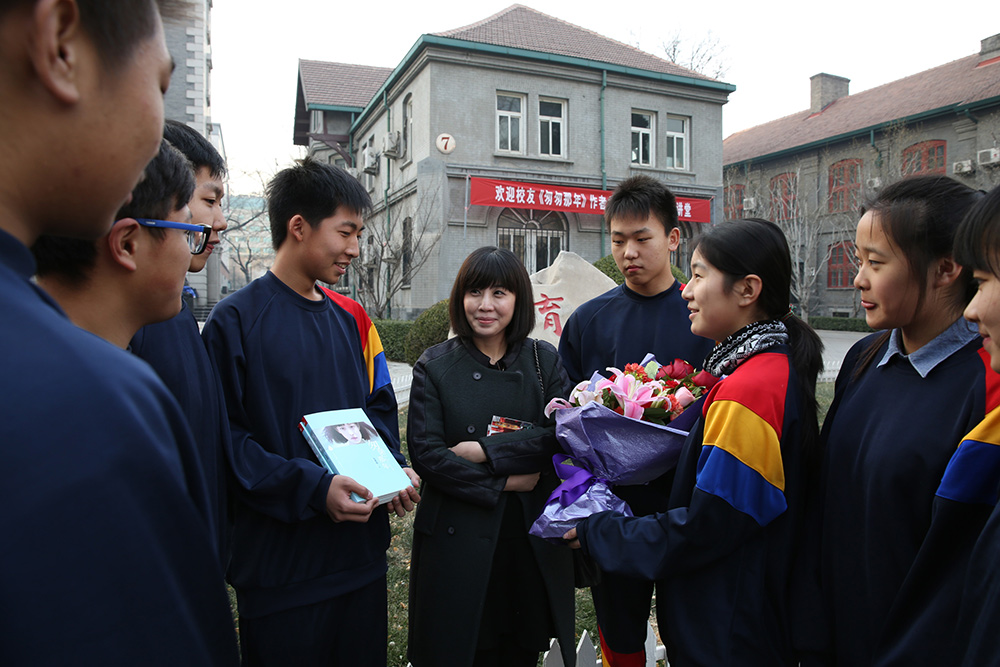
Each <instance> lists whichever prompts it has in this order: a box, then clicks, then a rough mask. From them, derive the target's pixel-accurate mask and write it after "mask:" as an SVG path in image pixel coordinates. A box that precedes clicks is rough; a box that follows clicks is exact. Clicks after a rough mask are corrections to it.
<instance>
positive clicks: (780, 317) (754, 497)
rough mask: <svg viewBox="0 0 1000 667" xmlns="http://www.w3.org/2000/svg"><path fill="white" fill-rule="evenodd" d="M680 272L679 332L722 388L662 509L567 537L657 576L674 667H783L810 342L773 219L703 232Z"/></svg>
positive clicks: (810, 412)
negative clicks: (706, 350)
mask: <svg viewBox="0 0 1000 667" xmlns="http://www.w3.org/2000/svg"><path fill="white" fill-rule="evenodd" d="M691 272H692V277H691V281H690V282H689V283H688V284H687V286H686V287H685V288H684V291H683V296H684V298H685V299H686V300H687V302H688V309H689V310H690V316H689V318H690V320H691V331H692V332H694V333H695V334H697V335H699V336H705V337H708V338H713V339H715V340H717V341H721V342H720V343H719V345H717V346H716V348H715V349H714V350H713V351H712V353H711V354H709V356H708V358H707V359H706V360H705V369H706V370H707V371H709V372H710V373H712V374H713V375H715V376H718V377H723V380H722V381H721V382H719V383H718V384H716V385H715V386H714V387H713V388H712V389H711V390H710V391H709V393H708V395H707V397H706V399H705V403H704V405H703V408H702V416H701V417H700V418H699V420H698V422H697V423H696V425H695V427H694V428H693V429H692V431H691V435H690V436H689V437H688V440H687V441H686V443H685V445H684V448H683V450H682V451H681V455H680V460H679V461H678V464H677V469H676V474H675V477H674V483H673V487H672V490H671V494H670V500H669V509H668V510H667V511H666V512H663V513H659V514H654V515H651V516H644V517H624V516H622V515H620V514H616V513H612V512H602V513H599V514H595V515H593V516H591V517H589V518H587V519H584V520H583V521H581V522H580V523H579V524H578V525H577V527H576V528H575V529H574V530H571V531H569V532H568V533H567V534H566V535H565V539H567V540H570V541H571V542H570V544H571V546H574V547H575V546H581V547H582V548H583V550H584V551H585V552H586V553H589V554H590V555H591V556H593V557H594V559H595V560H596V561H597V562H598V564H599V565H600V566H601V568H602V569H605V570H609V571H611V572H617V573H620V574H623V575H628V576H633V577H643V578H646V579H651V580H658V581H659V582H660V585H659V587H658V588H659V590H660V591H661V593H660V594H659V595H658V596H657V604H656V609H657V617H658V621H659V628H660V633H661V637H662V639H663V642H664V644H665V645H666V648H667V657H668V659H669V661H670V664H671V665H673V666H674V667H685V666H687V665H706V666H707V665H712V666H714V665H729V666H739V665H761V666H765V665H766V666H768V667H773V666H775V665H793V664H795V662H796V661H795V657H794V655H793V650H792V645H791V638H790V634H791V633H790V631H789V625H790V618H789V616H790V614H789V605H788V601H787V600H788V590H789V586H790V575H789V572H790V570H791V562H792V556H793V552H794V551H795V546H796V543H797V541H798V540H799V539H800V532H801V531H800V526H801V523H802V514H803V505H804V499H805V494H806V491H807V477H808V475H807V469H808V467H809V465H810V463H811V462H812V461H813V460H814V451H813V450H814V446H815V442H816V438H817V430H818V427H817V423H816V401H815V385H816V375H817V373H818V372H819V368H820V366H821V364H822V359H821V349H822V345H821V343H820V341H819V338H818V336H817V335H816V333H815V332H814V331H813V330H812V329H811V328H810V327H809V326H808V325H807V324H805V323H804V322H802V321H801V320H800V319H799V318H797V317H796V316H795V315H793V314H792V313H791V312H790V311H789V306H788V304H789V300H790V296H791V294H790V292H791V275H792V274H791V272H792V265H791V260H790V257H789V251H788V245H787V243H786V242H785V237H784V234H782V232H781V230H780V229H779V228H778V227H777V226H776V225H774V224H773V223H771V222H768V221H766V220H759V219H750V220H737V221H731V222H725V223H722V224H719V225H717V226H715V227H713V228H711V229H709V230H708V232H707V233H705V234H704V235H702V236H701V237H700V238H699V239H698V241H697V245H696V246H695V250H694V253H693V255H692V260H691ZM577 540H578V542H577Z"/></svg>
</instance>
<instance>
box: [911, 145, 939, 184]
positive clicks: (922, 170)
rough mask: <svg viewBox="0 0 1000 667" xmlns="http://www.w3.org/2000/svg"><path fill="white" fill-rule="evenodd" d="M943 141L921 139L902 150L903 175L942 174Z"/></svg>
mask: <svg viewBox="0 0 1000 667" xmlns="http://www.w3.org/2000/svg"><path fill="white" fill-rule="evenodd" d="M944 160H945V142H944V141H941V140H935V141H921V142H920V143H919V144H913V145H912V146H910V147H909V148H907V149H905V150H904V151H903V176H909V175H910V174H943V173H944V164H945V162H944Z"/></svg>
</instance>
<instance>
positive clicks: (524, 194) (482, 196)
mask: <svg viewBox="0 0 1000 667" xmlns="http://www.w3.org/2000/svg"><path fill="white" fill-rule="evenodd" d="M610 196H611V190H590V189H586V188H570V187H563V186H552V185H539V184H538V183H520V182H518V181H497V180H493V179H489V178H473V179H472V188H471V193H470V203H471V204H473V205H476V206H505V207H507V208H533V209H538V210H542V211H570V212H573V213H590V214H593V215H604V207H605V206H606V205H607V203H608V198H609V197H610ZM677 217H678V219H680V220H686V221H687V222H711V221H712V202H711V200H709V199H695V198H693V197H677Z"/></svg>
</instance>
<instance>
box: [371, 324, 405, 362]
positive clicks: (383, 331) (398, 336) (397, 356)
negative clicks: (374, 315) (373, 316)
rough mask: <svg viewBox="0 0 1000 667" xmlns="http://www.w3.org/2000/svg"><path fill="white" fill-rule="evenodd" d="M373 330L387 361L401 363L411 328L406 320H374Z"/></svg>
mask: <svg viewBox="0 0 1000 667" xmlns="http://www.w3.org/2000/svg"><path fill="white" fill-rule="evenodd" d="M373 323H374V324H375V329H377V330H378V336H379V338H381V339H382V349H384V350H385V358H386V359H387V360H388V361H403V360H404V359H406V336H407V335H408V334H409V333H410V329H411V328H412V327H413V322H411V321H408V320H374V322H373Z"/></svg>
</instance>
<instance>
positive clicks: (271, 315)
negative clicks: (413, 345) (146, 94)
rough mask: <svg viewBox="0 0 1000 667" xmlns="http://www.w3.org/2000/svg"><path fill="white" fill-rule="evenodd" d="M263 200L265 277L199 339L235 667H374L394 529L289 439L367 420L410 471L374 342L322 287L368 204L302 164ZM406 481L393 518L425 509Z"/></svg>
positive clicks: (353, 245) (223, 309)
mask: <svg viewBox="0 0 1000 667" xmlns="http://www.w3.org/2000/svg"><path fill="white" fill-rule="evenodd" d="M267 199H268V214H269V216H270V221H271V237H272V244H273V246H274V248H275V250H276V256H275V261H274V265H273V266H272V268H271V271H269V272H268V273H267V274H266V275H264V276H263V277H261V278H258V279H257V280H255V281H253V282H252V283H250V284H249V285H247V286H246V287H245V288H243V289H241V290H239V291H238V292H236V293H235V294H233V295H232V296H229V297H227V298H226V299H225V300H223V301H221V302H220V303H219V304H218V305H217V306H216V307H215V309H214V310H213V311H212V314H211V316H210V317H209V319H208V321H207V322H206V323H205V328H204V331H203V336H204V338H205V341H206V343H207V345H208V351H209V356H210V357H211V359H212V361H213V363H214V364H215V366H216V368H217V369H218V372H219V376H220V378H221V380H222V386H223V392H224V394H225V398H226V405H227V408H228V412H229V420H230V426H231V430H232V433H233V441H232V444H231V447H232V449H231V451H230V453H229V459H230V461H231V463H232V468H233V473H234V475H235V486H236V498H237V507H236V511H235V526H234V534H233V542H232V560H231V564H230V568H229V580H230V583H232V585H233V587H234V588H235V589H236V593H237V598H238V601H239V611H240V639H241V645H242V650H243V661H244V664H245V665H251V666H252V665H285V664H321V663H322V664H331V665H344V666H347V665H350V666H351V667H366V666H372V667H375V666H377V667H384V665H385V660H386V634H387V627H386V580H385V575H386V569H387V568H386V560H385V551H386V549H387V548H388V546H389V524H388V514H387V512H386V510H385V509H383V508H378V507H376V502H377V501H376V499H375V498H373V497H372V495H371V493H370V492H369V491H368V489H366V488H365V487H363V486H362V485H361V484H359V483H358V482H356V481H355V480H353V479H351V478H350V477H347V476H345V475H331V474H330V473H329V472H327V470H326V469H325V468H323V467H322V466H321V465H320V464H319V463H318V462H317V461H316V458H315V456H314V455H313V454H312V452H311V450H310V448H309V445H308V443H307V442H306V440H305V438H304V437H303V436H302V434H301V433H300V432H299V427H298V425H299V420H300V419H301V418H302V417H303V416H304V415H307V414H311V413H314V412H321V411H326V410H336V409H343V408H363V409H364V410H365V413H366V414H367V415H368V417H369V419H370V420H371V422H372V424H373V425H374V426H375V428H376V430H377V431H378V432H379V434H380V435H381V436H382V440H383V441H384V442H385V443H386V444H388V445H389V447H390V448H391V449H392V450H393V455H394V456H395V457H396V459H397V461H398V462H399V464H400V466H405V459H404V458H403V455H402V454H401V453H400V452H399V424H398V417H397V404H396V397H395V394H394V393H393V391H392V385H391V384H390V383H389V375H388V368H387V366H386V363H385V355H384V354H383V352H382V344H381V341H380V340H379V337H378V333H377V332H376V331H375V328H374V326H373V325H372V323H371V320H370V319H368V316H367V315H366V314H365V312H364V310H363V309H362V308H361V306H360V305H358V304H357V303H355V302H354V301H351V300H350V299H347V298H346V297H343V296H341V295H339V294H336V293H335V292H332V291H330V290H326V289H325V288H322V287H320V286H319V284H318V283H319V282H320V281H322V282H325V283H328V284H332V283H336V282H337V281H339V280H340V278H341V276H343V275H344V274H345V273H346V272H347V270H348V267H349V266H350V263H351V260H353V259H354V258H355V257H357V256H358V242H359V239H360V237H361V233H362V231H363V230H364V223H363V221H362V215H363V214H364V213H366V212H367V211H368V210H369V209H370V207H371V200H370V199H369V197H368V193H367V192H366V191H365V189H364V188H363V187H362V186H361V184H360V183H359V182H358V181H357V179H355V178H353V177H351V176H350V175H349V174H347V172H345V171H344V170H342V169H338V168H335V167H331V166H329V165H326V164H323V163H321V162H317V161H315V160H312V159H310V158H306V159H305V160H302V161H301V162H299V163H297V164H296V165H295V166H293V167H289V168H287V169H284V170H282V171H281V172H279V173H278V174H277V175H276V176H275V177H274V178H273V179H272V180H271V182H270V183H269V184H268V187H267ZM404 470H406V472H407V474H408V475H409V477H410V479H411V481H412V482H413V487H410V488H408V489H406V490H404V491H402V492H401V493H400V494H399V495H398V496H397V497H396V498H394V499H393V500H392V501H391V502H390V503H389V504H388V508H389V509H390V510H391V511H395V512H396V513H397V514H399V515H402V514H404V513H405V512H407V511H410V510H412V509H413V503H414V502H416V501H417V500H418V499H419V496H418V494H417V493H416V491H415V487H416V486H417V485H418V483H419V479H418V478H417V476H416V475H415V473H413V472H412V471H411V470H410V469H409V468H404ZM352 492H353V493H357V494H358V495H359V496H361V497H362V498H367V499H368V500H367V501H366V502H362V503H358V502H355V501H354V500H352V499H351V493H352Z"/></svg>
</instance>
